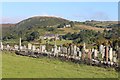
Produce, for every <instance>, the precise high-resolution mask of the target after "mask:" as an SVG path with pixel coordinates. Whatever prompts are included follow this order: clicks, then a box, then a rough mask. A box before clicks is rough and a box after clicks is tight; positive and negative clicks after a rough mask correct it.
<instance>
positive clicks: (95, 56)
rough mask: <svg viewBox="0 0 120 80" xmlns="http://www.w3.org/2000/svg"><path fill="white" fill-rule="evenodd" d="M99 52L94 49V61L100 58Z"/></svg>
mask: <svg viewBox="0 0 120 80" xmlns="http://www.w3.org/2000/svg"><path fill="white" fill-rule="evenodd" d="M97 53H98V51H97V50H96V49H94V59H96V58H97V56H98V54H97Z"/></svg>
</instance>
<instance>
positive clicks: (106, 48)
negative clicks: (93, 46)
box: [105, 46, 108, 62]
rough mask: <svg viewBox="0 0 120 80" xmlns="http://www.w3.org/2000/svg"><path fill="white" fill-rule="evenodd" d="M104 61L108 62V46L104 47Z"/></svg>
mask: <svg viewBox="0 0 120 80" xmlns="http://www.w3.org/2000/svg"><path fill="white" fill-rule="evenodd" d="M105 60H106V62H108V46H106V47H105Z"/></svg>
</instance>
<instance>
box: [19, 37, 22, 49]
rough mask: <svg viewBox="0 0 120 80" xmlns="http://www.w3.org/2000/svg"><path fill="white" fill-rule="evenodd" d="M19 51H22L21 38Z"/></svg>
mask: <svg viewBox="0 0 120 80" xmlns="http://www.w3.org/2000/svg"><path fill="white" fill-rule="evenodd" d="M19 50H22V46H21V38H20V40H19Z"/></svg>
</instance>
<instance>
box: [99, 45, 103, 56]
mask: <svg viewBox="0 0 120 80" xmlns="http://www.w3.org/2000/svg"><path fill="white" fill-rule="evenodd" d="M103 50H104V46H103V45H100V46H99V52H100V53H101V54H103Z"/></svg>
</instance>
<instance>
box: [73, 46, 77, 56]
mask: <svg viewBox="0 0 120 80" xmlns="http://www.w3.org/2000/svg"><path fill="white" fill-rule="evenodd" d="M73 55H74V56H76V55H77V46H76V45H74V50H73Z"/></svg>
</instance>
